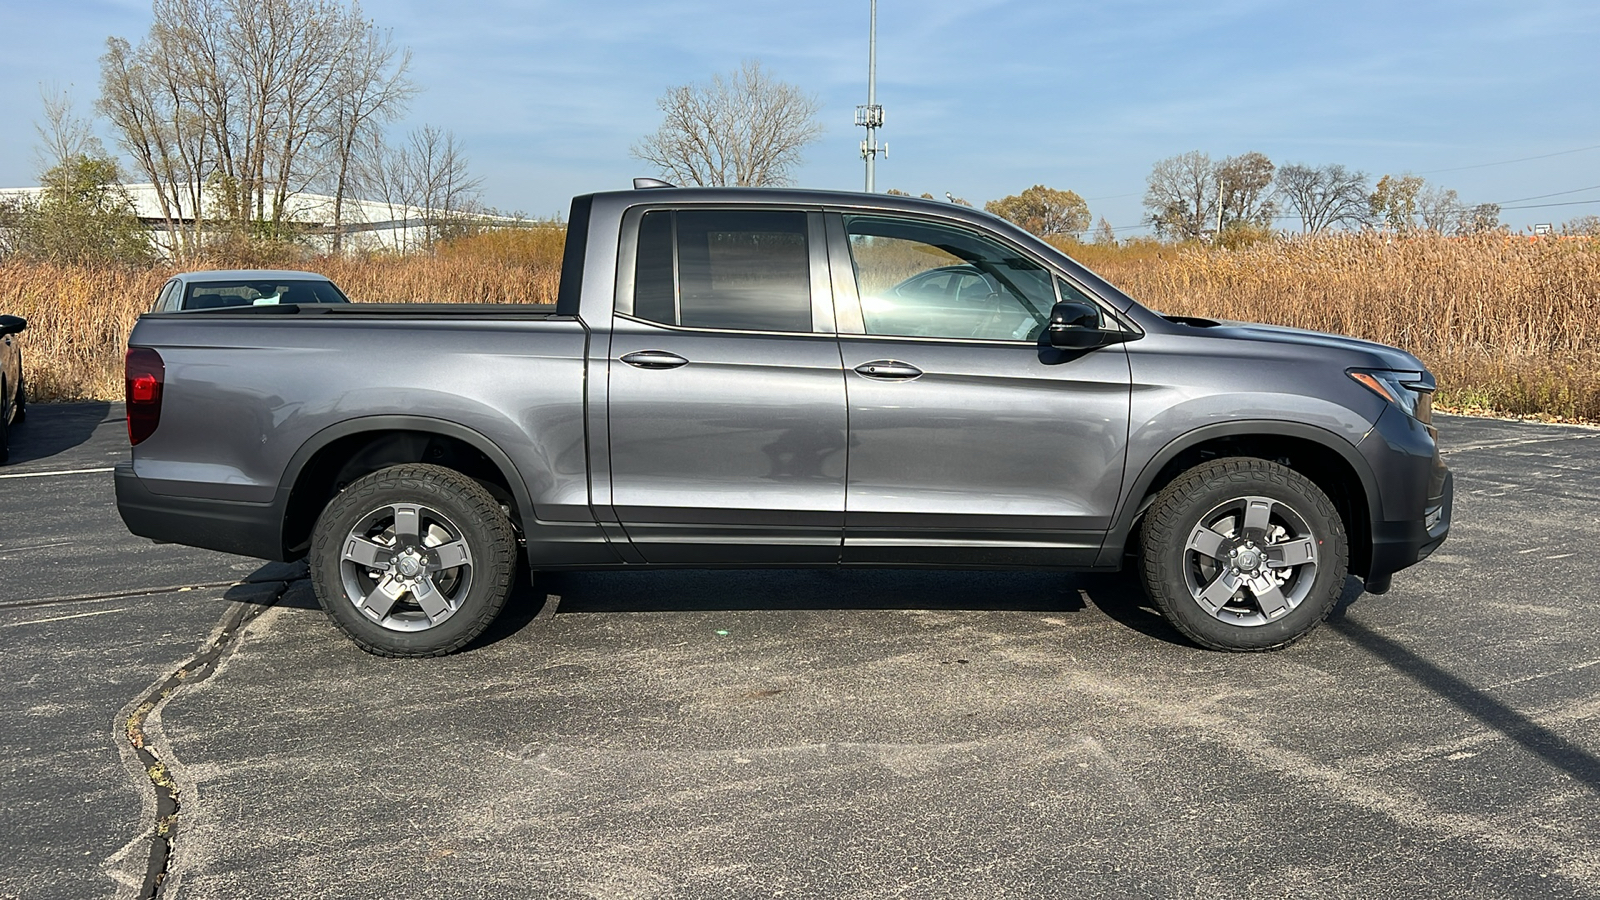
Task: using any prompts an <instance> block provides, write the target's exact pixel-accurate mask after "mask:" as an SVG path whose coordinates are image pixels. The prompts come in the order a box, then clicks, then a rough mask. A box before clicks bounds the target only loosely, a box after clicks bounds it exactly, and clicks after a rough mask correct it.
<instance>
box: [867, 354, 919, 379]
mask: <svg viewBox="0 0 1600 900" xmlns="http://www.w3.org/2000/svg"><path fill="white" fill-rule="evenodd" d="M856 371H857V372H858V373H860V374H862V375H865V376H867V377H868V378H878V379H882V380H884V381H910V380H911V379H913V378H916V377H917V376H919V375H921V374H922V370H921V369H919V368H917V367H916V366H913V365H912V364H910V363H903V362H901V361H900V360H898V359H875V360H873V361H872V362H865V363H862V364H861V365H859V366H856Z"/></svg>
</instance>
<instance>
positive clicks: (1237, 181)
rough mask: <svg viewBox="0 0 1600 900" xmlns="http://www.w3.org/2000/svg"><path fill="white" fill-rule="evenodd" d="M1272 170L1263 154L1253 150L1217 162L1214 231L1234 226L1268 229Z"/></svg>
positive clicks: (1271, 209)
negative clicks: (1215, 222)
mask: <svg viewBox="0 0 1600 900" xmlns="http://www.w3.org/2000/svg"><path fill="white" fill-rule="evenodd" d="M1274 171H1276V167H1275V166H1273V164H1272V160H1270V159H1268V158H1267V156H1266V154H1264V153H1257V152H1255V151H1254V150H1252V151H1250V152H1249V153H1241V154H1239V155H1238V156H1230V157H1228V158H1227V159H1225V160H1223V161H1222V162H1220V163H1218V164H1217V170H1216V179H1217V225H1216V231H1217V232H1218V233H1221V232H1222V230H1223V229H1225V228H1229V227H1236V226H1241V225H1244V226H1250V227H1253V228H1268V227H1271V225H1272V215H1273V213H1274V212H1276V211H1277V206H1276V204H1275V203H1274V202H1273V199H1272V175H1273V172H1274Z"/></svg>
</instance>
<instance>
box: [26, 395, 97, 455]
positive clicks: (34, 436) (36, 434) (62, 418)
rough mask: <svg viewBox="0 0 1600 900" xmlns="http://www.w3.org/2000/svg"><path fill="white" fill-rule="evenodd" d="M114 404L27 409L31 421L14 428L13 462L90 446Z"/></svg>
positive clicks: (64, 404)
mask: <svg viewBox="0 0 1600 900" xmlns="http://www.w3.org/2000/svg"><path fill="white" fill-rule="evenodd" d="M110 412H111V404H110V403H107V402H105V401H103V400H95V401H90V402H87V403H50V404H34V403H30V404H29V405H28V418H27V419H26V420H25V421H23V422H21V423H19V424H16V425H13V426H11V462H10V465H16V464H17V463H25V462H33V461H35V460H40V459H47V458H49V457H52V456H55V455H56V454H58V453H64V452H66V451H68V450H71V449H72V448H74V447H77V446H79V445H82V444H85V443H88V441H89V439H90V438H91V437H93V436H94V432H95V429H96V428H98V427H99V426H101V425H103V424H105V422H106V419H107V418H108V416H109V414H110Z"/></svg>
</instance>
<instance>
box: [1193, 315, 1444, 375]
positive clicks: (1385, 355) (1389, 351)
mask: <svg viewBox="0 0 1600 900" xmlns="http://www.w3.org/2000/svg"><path fill="white" fill-rule="evenodd" d="M1162 318H1164V319H1166V320H1167V321H1169V322H1173V323H1175V324H1178V325H1183V326H1188V329H1189V333H1191V334H1194V335H1196V336H1202V337H1213V338H1224V339H1227V340H1235V341H1259V342H1264V343H1273V344H1289V345H1299V346H1303V347H1315V348H1318V349H1322V350H1342V351H1346V352H1348V353H1350V354H1351V356H1352V357H1354V358H1353V359H1352V361H1351V366H1352V367H1366V368H1372V369H1393V370H1395V371H1397V372H1426V371H1428V369H1427V367H1426V366H1424V365H1423V364H1422V361H1421V360H1419V359H1417V358H1416V357H1415V356H1412V355H1411V354H1409V353H1407V352H1406V351H1404V350H1401V349H1399V348H1398V347H1390V346H1389V345H1387V344H1380V343H1378V342H1376V341H1364V340H1362V339H1360V338H1353V337H1346V336H1344V335H1341V334H1327V333H1326V332H1321V331H1308V330H1306V329H1304V328H1286V327H1284V326H1281V325H1257V324H1255V323H1252V322H1229V321H1226V320H1217V319H1199V318H1192V317H1189V316H1163V317H1162Z"/></svg>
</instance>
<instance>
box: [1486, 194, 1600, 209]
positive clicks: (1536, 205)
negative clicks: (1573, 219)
mask: <svg viewBox="0 0 1600 900" xmlns="http://www.w3.org/2000/svg"><path fill="white" fill-rule="evenodd" d="M1591 203H1600V197H1596V198H1595V199H1593V200H1568V201H1567V202H1565V203H1532V204H1529V205H1527V206H1502V207H1500V208H1501V209H1549V208H1550V207H1552V206H1587V205H1589V204H1591Z"/></svg>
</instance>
